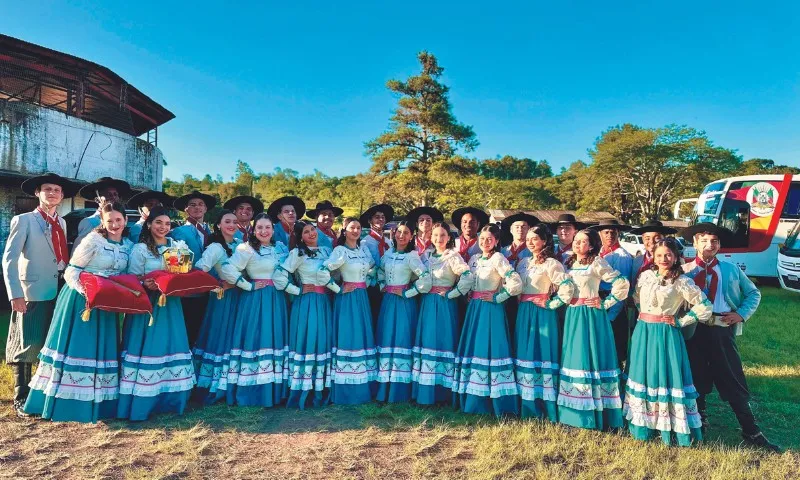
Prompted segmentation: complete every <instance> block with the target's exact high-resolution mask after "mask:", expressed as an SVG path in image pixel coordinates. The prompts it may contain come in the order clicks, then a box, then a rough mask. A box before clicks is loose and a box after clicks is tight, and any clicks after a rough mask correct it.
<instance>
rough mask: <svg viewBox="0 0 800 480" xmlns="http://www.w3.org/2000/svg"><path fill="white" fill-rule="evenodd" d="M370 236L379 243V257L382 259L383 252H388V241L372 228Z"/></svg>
mask: <svg viewBox="0 0 800 480" xmlns="http://www.w3.org/2000/svg"><path fill="white" fill-rule="evenodd" d="M369 236H370V237H372V238H374V239H375V240H377V241H378V256H379V257H382V256H383V252H385V251H386V250H388V248H389V244H388V243H386V240H385V239H384V238H383V235H381V234H380V233H378V232H376V231H375V230H373V229H371V228H370V229H369Z"/></svg>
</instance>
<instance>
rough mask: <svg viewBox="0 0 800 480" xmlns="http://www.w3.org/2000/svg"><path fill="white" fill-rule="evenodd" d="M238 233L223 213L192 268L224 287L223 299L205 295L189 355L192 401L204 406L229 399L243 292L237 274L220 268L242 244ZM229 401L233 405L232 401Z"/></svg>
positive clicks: (230, 214)
mask: <svg viewBox="0 0 800 480" xmlns="http://www.w3.org/2000/svg"><path fill="white" fill-rule="evenodd" d="M238 231H239V227H238V224H237V223H236V215H234V214H233V212H231V211H230V210H222V211H221V212H220V213H219V215H218V216H217V221H216V222H215V223H214V232H213V233H212V234H211V243H210V244H209V245H208V247H206V249H205V250H203V256H202V257H200V260H196V261H195V265H194V267H195V268H197V269H199V270H203V271H204V272H208V273H210V274H211V275H213V276H214V277H216V278H218V279H220V280H222V285H223V287H222V288H223V295H222V298H220V296H219V295H218V294H217V293H216V292H210V293H209V294H208V307H207V308H206V313H205V315H204V316H203V323H201V324H200V331H199V332H198V335H197V342H195V345H194V349H193V351H192V354H193V358H194V368H195V372H196V374H197V388H196V389H195V391H194V394H193V397H194V398H195V399H197V400H200V401H202V402H204V403H205V404H206V405H211V404H213V403H214V402H217V401H219V400H221V399H223V398H226V397H227V396H228V372H229V370H230V369H231V365H230V360H231V347H232V345H231V343H232V342H233V328H234V319H235V318H236V311H237V309H238V307H239V295H241V292H242V291H241V289H240V288H238V287H236V285H235V283H236V281H237V279H238V278H239V274H238V273H237V272H236V270H235V269H226V268H223V267H224V266H225V265H227V264H228V262H229V259H230V257H231V255H233V252H234V250H236V247H238V246H239V244H240V243H241V240H240V239H239V238H237V237H236V232H238ZM235 368H236V367H234V370H235ZM229 401H231V402H232V401H233V399H232V398H231V399H229Z"/></svg>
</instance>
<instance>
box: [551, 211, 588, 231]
mask: <svg viewBox="0 0 800 480" xmlns="http://www.w3.org/2000/svg"><path fill="white" fill-rule="evenodd" d="M552 225H553V227H554V228H558V226H559V225H572V226H574V227H575V230H583V229H584V228H586V224H585V223H583V222H579V221H578V220H577V219H576V218H575V215H573V214H571V213H562V214H561V215H559V216H558V220H556V222H555V223H553V224H552Z"/></svg>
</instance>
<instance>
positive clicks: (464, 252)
mask: <svg viewBox="0 0 800 480" xmlns="http://www.w3.org/2000/svg"><path fill="white" fill-rule="evenodd" d="M458 240H459V241H458V253H460V254H461V258H463V259H464V261H465V262H469V249H470V248H472V246H473V245H475V242H477V241H478V237H475V238H473V239H472V240H466V239H465V238H464V235H461V236H460V237H458ZM417 248H419V244H417Z"/></svg>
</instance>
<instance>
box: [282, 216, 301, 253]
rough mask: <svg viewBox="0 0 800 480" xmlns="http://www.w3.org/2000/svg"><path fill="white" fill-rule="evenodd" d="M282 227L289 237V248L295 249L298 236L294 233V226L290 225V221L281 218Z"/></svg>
mask: <svg viewBox="0 0 800 480" xmlns="http://www.w3.org/2000/svg"><path fill="white" fill-rule="evenodd" d="M281 228H283V231H284V232H286V236H287V237H289V245H287V246H288V247H289V250H291V249H293V248H294V247H296V246H297V237H295V235H294V226H289V224H288V223H286V222H284V221H283V220H281Z"/></svg>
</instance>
